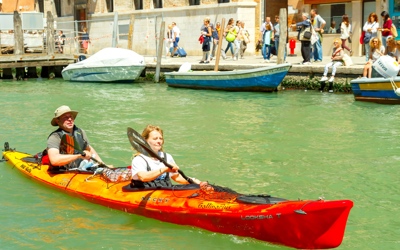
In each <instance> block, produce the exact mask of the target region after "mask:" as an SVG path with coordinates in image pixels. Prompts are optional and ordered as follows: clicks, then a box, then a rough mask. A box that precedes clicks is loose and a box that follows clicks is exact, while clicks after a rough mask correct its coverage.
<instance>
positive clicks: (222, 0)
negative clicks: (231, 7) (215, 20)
mask: <svg viewBox="0 0 400 250" xmlns="http://www.w3.org/2000/svg"><path fill="white" fill-rule="evenodd" d="M218 3H229V0H218Z"/></svg>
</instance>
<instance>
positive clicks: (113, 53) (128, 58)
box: [64, 48, 145, 70]
mask: <svg viewBox="0 0 400 250" xmlns="http://www.w3.org/2000/svg"><path fill="white" fill-rule="evenodd" d="M133 65H145V62H144V57H143V56H141V55H139V54H138V53H136V52H134V51H132V50H128V49H121V48H104V49H102V50H100V51H99V52H97V53H95V54H94V55H92V56H90V57H89V58H88V59H86V60H83V61H80V62H77V63H73V64H70V65H68V66H67V67H66V68H65V69H64V70H68V69H82V68H97V67H110V66H113V67H118V66H133Z"/></svg>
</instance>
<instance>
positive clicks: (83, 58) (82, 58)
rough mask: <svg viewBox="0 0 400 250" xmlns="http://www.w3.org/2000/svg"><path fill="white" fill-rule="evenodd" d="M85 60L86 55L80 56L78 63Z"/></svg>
mask: <svg viewBox="0 0 400 250" xmlns="http://www.w3.org/2000/svg"><path fill="white" fill-rule="evenodd" d="M85 59H86V56H85V55H80V56H79V57H78V62H80V61H83V60H85Z"/></svg>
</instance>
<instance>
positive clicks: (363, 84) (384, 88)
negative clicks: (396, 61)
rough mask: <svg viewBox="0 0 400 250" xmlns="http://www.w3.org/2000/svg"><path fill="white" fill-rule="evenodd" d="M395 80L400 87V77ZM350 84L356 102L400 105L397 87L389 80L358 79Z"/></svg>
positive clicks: (376, 78)
mask: <svg viewBox="0 0 400 250" xmlns="http://www.w3.org/2000/svg"><path fill="white" fill-rule="evenodd" d="M393 80H394V83H395V85H396V86H400V77H396V78H394V79H393ZM350 84H351V89H352V91H353V94H354V99H355V100H356V101H364V102H375V103H382V104H400V96H398V95H397V94H396V87H394V86H393V83H392V82H391V79H389V78H383V77H373V78H365V77H364V78H357V79H354V80H352V81H351V82H350Z"/></svg>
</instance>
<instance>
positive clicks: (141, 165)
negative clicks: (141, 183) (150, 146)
mask: <svg viewBox="0 0 400 250" xmlns="http://www.w3.org/2000/svg"><path fill="white" fill-rule="evenodd" d="M165 154H166V155H167V163H169V164H176V163H175V161H174V158H172V156H171V155H170V154H168V153H165ZM159 155H160V156H161V157H163V156H164V153H163V152H160V153H159ZM143 158H144V159H146V160H144V159H143ZM146 161H147V163H148V164H149V167H150V170H158V169H160V168H163V167H165V165H164V163H162V162H161V161H159V160H157V159H154V158H151V157H148V156H145V155H143V154H141V155H140V156H136V157H135V158H133V160H132V179H134V180H139V178H138V176H137V173H138V172H141V171H147V163H146ZM177 174H178V173H170V174H169V176H170V177H171V176H172V175H177ZM166 176H167V173H164V174H162V175H161V176H160V177H159V178H160V179H165V177H166ZM159 178H157V179H159Z"/></svg>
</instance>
